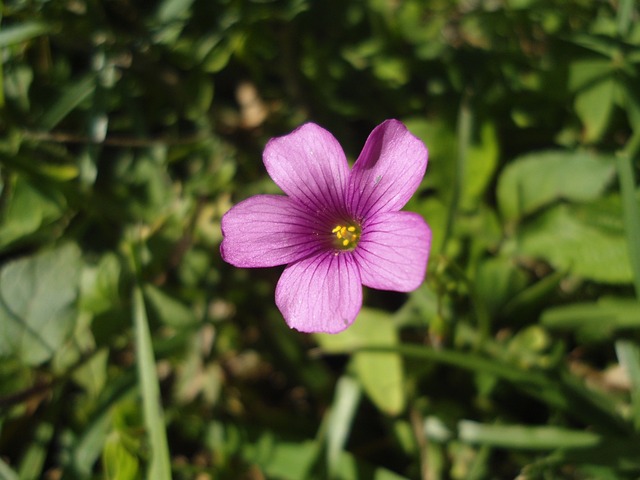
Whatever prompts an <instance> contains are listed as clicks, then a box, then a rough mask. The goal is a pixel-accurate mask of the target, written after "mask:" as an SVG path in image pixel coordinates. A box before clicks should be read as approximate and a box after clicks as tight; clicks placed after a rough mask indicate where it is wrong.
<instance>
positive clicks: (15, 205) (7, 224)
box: [0, 175, 66, 249]
mask: <svg viewBox="0 0 640 480" xmlns="http://www.w3.org/2000/svg"><path fill="white" fill-rule="evenodd" d="M9 195H10V196H8V198H7V205H6V207H5V210H4V212H3V213H4V215H3V218H2V222H1V223H0V249H2V248H4V247H6V246H8V245H10V244H12V243H14V242H16V241H18V240H20V239H22V238H24V237H26V236H28V235H31V234H33V233H35V232H37V231H38V230H39V229H40V228H41V227H43V226H45V225H47V224H50V223H52V222H54V221H55V220H57V219H59V218H60V217H61V216H62V214H63V212H64V208H65V206H66V202H65V199H64V197H63V196H62V195H61V194H60V192H58V191H56V190H55V189H53V188H51V186H50V185H47V184H41V185H35V184H33V183H32V182H30V181H29V180H28V179H27V178H25V177H24V176H21V175H19V176H18V177H17V178H16V180H15V182H14V184H13V185H12V187H11V189H10V193H9Z"/></svg>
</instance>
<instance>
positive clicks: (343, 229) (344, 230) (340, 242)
mask: <svg viewBox="0 0 640 480" xmlns="http://www.w3.org/2000/svg"><path fill="white" fill-rule="evenodd" d="M331 233H333V234H334V235H335V236H336V237H335V238H336V240H335V241H334V245H335V246H336V247H337V248H338V249H339V250H353V249H354V248H356V245H358V242H359V241H360V233H361V231H360V225H357V226H356V225H349V224H347V225H336V226H335V227H334V228H333V230H331Z"/></svg>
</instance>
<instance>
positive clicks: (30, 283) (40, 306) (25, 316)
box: [0, 244, 81, 365]
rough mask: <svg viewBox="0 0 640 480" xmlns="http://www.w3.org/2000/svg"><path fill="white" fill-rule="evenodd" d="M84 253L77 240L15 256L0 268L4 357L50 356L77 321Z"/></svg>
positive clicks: (0, 352)
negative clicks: (73, 242)
mask: <svg viewBox="0 0 640 480" xmlns="http://www.w3.org/2000/svg"><path fill="white" fill-rule="evenodd" d="M80 268H81V258H80V250H79V249H78V247H77V246H76V245H75V244H66V245H64V246H62V247H59V248H57V249H55V250H49V251H45V252H42V253H38V254H36V255H34V256H31V257H26V258H22V259H19V260H14V261H12V262H9V263H7V264H6V265H4V266H3V267H2V269H1V270H0V357H1V356H8V355H15V356H17V357H18V358H20V359H21V360H22V361H23V362H24V363H26V364H29V365H38V364H40V363H43V362H46V361H47V360H49V359H50V358H51V357H53V355H54V354H55V353H56V351H57V350H58V349H59V348H60V347H61V346H62V345H63V343H64V342H65V340H66V339H67V338H68V337H69V335H70V334H71V332H72V330H73V327H74V323H75V320H76V315H77V313H76V306H75V303H76V300H77V297H78V288H79V279H80Z"/></svg>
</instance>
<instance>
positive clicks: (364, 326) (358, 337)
mask: <svg viewBox="0 0 640 480" xmlns="http://www.w3.org/2000/svg"><path fill="white" fill-rule="evenodd" d="M315 337H316V339H317V340H318V342H319V343H320V345H321V346H322V348H323V349H325V350H326V351H327V352H332V351H341V350H345V349H352V348H359V347H366V346H368V345H376V346H389V347H393V346H395V345H398V334H397V332H396V328H395V323H394V322H393V320H392V319H391V317H390V316H389V315H388V314H386V313H384V312H381V311H377V310H373V309H367V308H363V309H362V311H361V312H360V315H359V316H358V318H357V320H356V322H355V323H354V324H353V325H352V326H351V327H349V328H348V329H347V330H345V331H343V332H341V333H339V334H337V335H328V334H317V335H316V336H315ZM353 363H354V364H353V367H354V371H355V373H356V375H357V377H358V380H360V383H361V384H362V388H363V389H364V391H365V392H366V394H367V395H368V396H369V398H370V399H371V401H372V402H373V403H375V404H376V406H377V407H378V408H380V410H382V411H383V412H386V413H387V414H389V415H397V414H398V413H400V412H401V411H402V409H403V408H404V405H405V402H406V398H405V389H404V373H403V369H402V360H401V357H400V355H398V354H395V353H393V352H384V353H382V352H375V353H373V352H359V353H356V354H355V355H354V356H353Z"/></svg>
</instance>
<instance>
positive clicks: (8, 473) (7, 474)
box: [0, 458, 19, 480]
mask: <svg viewBox="0 0 640 480" xmlns="http://www.w3.org/2000/svg"><path fill="white" fill-rule="evenodd" d="M0 480H19V477H18V474H17V473H16V472H14V471H13V470H11V467H9V465H7V464H6V463H5V462H4V460H2V458H0Z"/></svg>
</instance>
